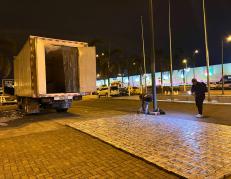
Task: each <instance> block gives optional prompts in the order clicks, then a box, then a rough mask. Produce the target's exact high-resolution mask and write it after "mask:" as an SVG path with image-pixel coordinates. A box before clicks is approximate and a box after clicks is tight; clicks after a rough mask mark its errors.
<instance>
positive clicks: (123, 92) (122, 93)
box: [119, 88, 128, 96]
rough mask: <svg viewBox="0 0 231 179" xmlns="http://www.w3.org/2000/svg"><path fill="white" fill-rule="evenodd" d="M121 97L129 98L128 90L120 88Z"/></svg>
mask: <svg viewBox="0 0 231 179" xmlns="http://www.w3.org/2000/svg"><path fill="white" fill-rule="evenodd" d="M119 91H120V96H127V95H128V89H127V88H120V89H119Z"/></svg>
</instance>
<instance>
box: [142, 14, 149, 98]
mask: <svg viewBox="0 0 231 179" xmlns="http://www.w3.org/2000/svg"><path fill="white" fill-rule="evenodd" d="M141 37H142V48H143V59H144V61H143V62H144V86H145V93H147V91H148V89H147V77H146V74H147V70H146V55H145V42H144V24H143V17H142V16H141ZM141 79H142V78H141ZM141 89H142V91H143V87H142V88H141Z"/></svg>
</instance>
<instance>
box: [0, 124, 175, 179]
mask: <svg viewBox="0 0 231 179" xmlns="http://www.w3.org/2000/svg"><path fill="white" fill-rule="evenodd" d="M22 128H24V127H22ZM26 129H28V131H27V130H26ZM33 129H34V131H33ZM9 131H10V130H9ZM5 132H7V131H0V134H2V135H1V140H0V178H1V179H2V178H4V179H11V178H73V179H76V178H160V179H161V178H177V177H176V176H175V175H173V174H168V173H166V172H165V171H163V170H161V169H159V168H157V167H155V166H153V165H150V164H148V163H146V162H144V161H142V160H140V159H137V158H135V157H133V156H131V155H129V154H127V153H124V152H122V151H120V150H117V149H115V148H113V147H112V146H110V145H108V144H105V143H103V142H101V141H99V140H98V139H95V138H92V137H91V136H89V135H86V134H83V133H81V132H79V131H76V130H73V129H71V128H69V127H65V126H62V125H59V124H56V123H55V122H38V123H32V124H29V125H28V126H25V129H18V130H17V128H15V129H12V136H13V137H12V136H11V134H10V132H9V133H8V132H7V133H5ZM4 134H5V135H4Z"/></svg>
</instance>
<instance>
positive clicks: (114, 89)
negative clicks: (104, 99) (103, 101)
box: [110, 86, 120, 96]
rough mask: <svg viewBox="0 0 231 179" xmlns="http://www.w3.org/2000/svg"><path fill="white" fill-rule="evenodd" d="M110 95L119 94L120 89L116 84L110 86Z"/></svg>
mask: <svg viewBox="0 0 231 179" xmlns="http://www.w3.org/2000/svg"><path fill="white" fill-rule="evenodd" d="M110 95H111V96H120V90H119V87H118V86H112V87H111V88H110Z"/></svg>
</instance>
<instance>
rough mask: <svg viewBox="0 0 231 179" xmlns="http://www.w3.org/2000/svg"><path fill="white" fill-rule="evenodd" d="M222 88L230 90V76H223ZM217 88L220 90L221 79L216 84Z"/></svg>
mask: <svg viewBox="0 0 231 179" xmlns="http://www.w3.org/2000/svg"><path fill="white" fill-rule="evenodd" d="M223 78H224V88H225V89H231V75H224V77H223ZM217 88H218V89H221V88H222V78H221V80H220V81H219V82H217Z"/></svg>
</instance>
